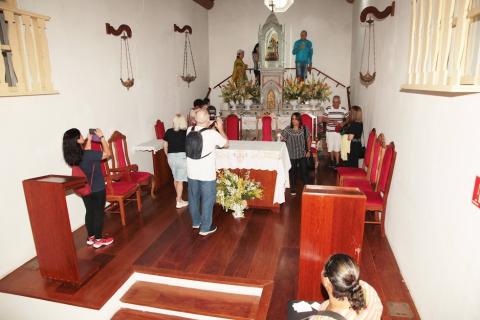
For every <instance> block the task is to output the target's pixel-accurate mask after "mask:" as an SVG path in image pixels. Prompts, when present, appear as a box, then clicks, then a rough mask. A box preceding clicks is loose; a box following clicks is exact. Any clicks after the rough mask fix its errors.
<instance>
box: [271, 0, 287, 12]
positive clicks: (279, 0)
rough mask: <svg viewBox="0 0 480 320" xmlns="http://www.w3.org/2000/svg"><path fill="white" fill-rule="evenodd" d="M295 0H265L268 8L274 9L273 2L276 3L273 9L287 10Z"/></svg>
mask: <svg viewBox="0 0 480 320" xmlns="http://www.w3.org/2000/svg"><path fill="white" fill-rule="evenodd" d="M293 1H294V0H264V2H265V5H266V6H267V8H268V9H270V10H272V4H273V5H274V8H273V11H275V12H285V11H287V10H288V8H290V6H291V5H292V4H293Z"/></svg>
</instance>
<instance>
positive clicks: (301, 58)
mask: <svg viewBox="0 0 480 320" xmlns="http://www.w3.org/2000/svg"><path fill="white" fill-rule="evenodd" d="M302 44H304V48H303V49H300V46H301V45H302ZM292 54H294V55H295V62H299V63H306V64H310V65H311V64H312V55H313V47H312V42H311V41H310V40H307V39H305V40H303V39H300V40H297V41H295V44H294V45H293V50H292Z"/></svg>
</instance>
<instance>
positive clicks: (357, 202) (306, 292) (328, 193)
mask: <svg viewBox="0 0 480 320" xmlns="http://www.w3.org/2000/svg"><path fill="white" fill-rule="evenodd" d="M365 201H366V197H365V195H364V194H363V193H362V192H361V191H360V190H359V189H357V188H344V187H334V186H311V185H308V186H305V188H304V190H303V195H302V209H301V210H302V215H301V227H300V228H301V229H300V262H299V276H298V293H297V298H298V299H299V300H308V301H322V300H324V299H328V297H324V296H323V295H322V291H321V272H322V270H323V266H324V265H325V262H327V260H328V258H329V257H330V256H331V255H333V254H336V253H345V254H348V255H349V256H351V257H353V258H354V259H355V260H356V262H357V263H360V256H361V251H362V242H363V229H364V223H365Z"/></svg>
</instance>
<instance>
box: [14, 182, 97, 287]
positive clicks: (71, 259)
mask: <svg viewBox="0 0 480 320" xmlns="http://www.w3.org/2000/svg"><path fill="white" fill-rule="evenodd" d="M85 183H86V179H85V178H82V177H71V176H59V175H48V176H43V177H38V178H33V179H28V180H24V181H23V190H24V192H25V200H26V202H27V208H28V215H29V217H30V225H31V227H32V233H33V239H34V241H35V249H36V250H37V259H38V264H39V267H40V273H41V275H42V277H44V278H49V279H54V280H59V281H63V282H68V283H72V284H74V285H81V284H82V283H83V282H85V281H86V280H87V279H88V278H89V277H91V276H92V275H93V274H94V273H95V272H97V271H98V269H99V265H97V264H95V263H94V262H92V261H88V260H79V259H77V253H76V249H75V244H74V242H73V237H72V231H71V230H72V229H71V226H70V220H69V217H68V208H67V202H66V200H65V195H66V194H67V193H68V192H70V191H71V190H73V189H77V188H79V187H82V186H83V185H84V184H85Z"/></svg>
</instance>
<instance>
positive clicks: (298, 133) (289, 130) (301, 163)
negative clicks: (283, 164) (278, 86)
mask: <svg viewBox="0 0 480 320" xmlns="http://www.w3.org/2000/svg"><path fill="white" fill-rule="evenodd" d="M281 139H282V141H285V142H286V143H287V149H288V154H289V156H290V162H291V164H292V167H291V168H290V171H289V174H290V194H291V195H292V196H294V195H296V194H297V192H296V182H297V181H296V180H297V168H298V169H299V170H300V177H301V178H302V181H303V184H307V182H308V172H307V157H310V150H308V149H307V147H306V146H309V145H310V144H311V137H310V132H309V131H308V128H307V127H305V126H304V125H303V123H302V117H301V115H300V113H299V112H295V113H293V114H292V118H291V119H290V125H289V126H288V127H286V128H285V129H283V130H282V133H281Z"/></svg>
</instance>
